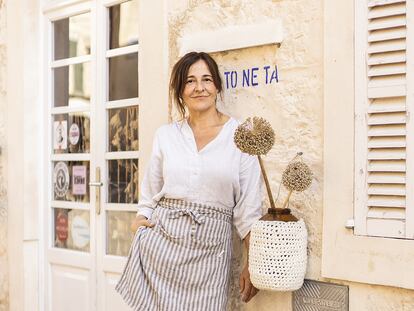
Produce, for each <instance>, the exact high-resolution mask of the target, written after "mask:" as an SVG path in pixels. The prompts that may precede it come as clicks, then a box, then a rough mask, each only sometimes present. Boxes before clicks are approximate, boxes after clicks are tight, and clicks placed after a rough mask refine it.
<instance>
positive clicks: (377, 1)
mask: <svg viewBox="0 0 414 311" xmlns="http://www.w3.org/2000/svg"><path fill="white" fill-rule="evenodd" d="M393 3H405V0H374V1H369V2H368V7H369V8H372V7H376V6H382V5H389V4H393Z"/></svg>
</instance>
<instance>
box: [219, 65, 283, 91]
mask: <svg viewBox="0 0 414 311" xmlns="http://www.w3.org/2000/svg"><path fill="white" fill-rule="evenodd" d="M259 75H262V76H263V79H262V80H261V79H259ZM224 77H225V80H226V89H234V88H237V87H254V86H258V85H259V83H260V82H259V81H263V83H264V84H265V85H266V84H273V83H278V82H279V73H278V70H277V65H274V66H273V67H272V66H269V65H267V66H263V67H252V68H247V69H243V70H241V71H240V70H239V71H237V70H231V71H225V72H224Z"/></svg>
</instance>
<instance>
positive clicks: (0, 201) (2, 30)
mask: <svg viewBox="0 0 414 311" xmlns="http://www.w3.org/2000/svg"><path fill="white" fill-rule="evenodd" d="M6 53H7V50H6V3H5V2H4V1H0V311H6V310H8V305H9V302H8V300H9V289H8V287H9V281H8V269H7V267H8V262H7V177H6V176H5V166H6V162H5V158H4V152H5V151H6V127H5V122H6V120H5V115H6V111H7V110H6V96H7V85H6V82H7V81H6V70H7V56H6Z"/></svg>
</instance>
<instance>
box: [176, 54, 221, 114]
mask: <svg viewBox="0 0 414 311" xmlns="http://www.w3.org/2000/svg"><path fill="white" fill-rule="evenodd" d="M199 60H203V61H205V62H206V64H207V67H208V69H209V70H210V72H211V76H212V78H213V83H214V85H215V87H216V89H217V91H218V93H220V92H221V91H222V90H223V85H222V81H221V77H220V72H219V69H218V66H217V63H216V61H215V60H214V59H213V58H212V57H211V56H210V55H208V54H207V53H204V52H190V53H187V54H185V55H184V56H183V57H182V58H181V59H180V60H179V61H178V62H177V63H176V64H175V65H174V67H173V69H172V72H171V78H170V96H171V99H172V100H173V101H174V102H175V104H176V106H177V109H178V111H179V112H180V114H181V116H182V117H183V119H184V118H185V111H186V110H185V104H184V102H183V98H182V94H183V91H184V87H185V83H186V81H187V76H188V71H189V69H190V67H191V65H192V64H194V63H196V62H198V61H199Z"/></svg>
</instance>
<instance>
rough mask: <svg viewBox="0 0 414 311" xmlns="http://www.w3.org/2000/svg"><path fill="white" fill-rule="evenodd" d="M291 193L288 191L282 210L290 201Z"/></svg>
mask: <svg viewBox="0 0 414 311" xmlns="http://www.w3.org/2000/svg"><path fill="white" fill-rule="evenodd" d="M292 192H293V190H290V191H289V194H288V196H287V198H286V200H285V202H283V205H282V208H286V205H287V204H288V203H289V199H290V196H291V195H292Z"/></svg>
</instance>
